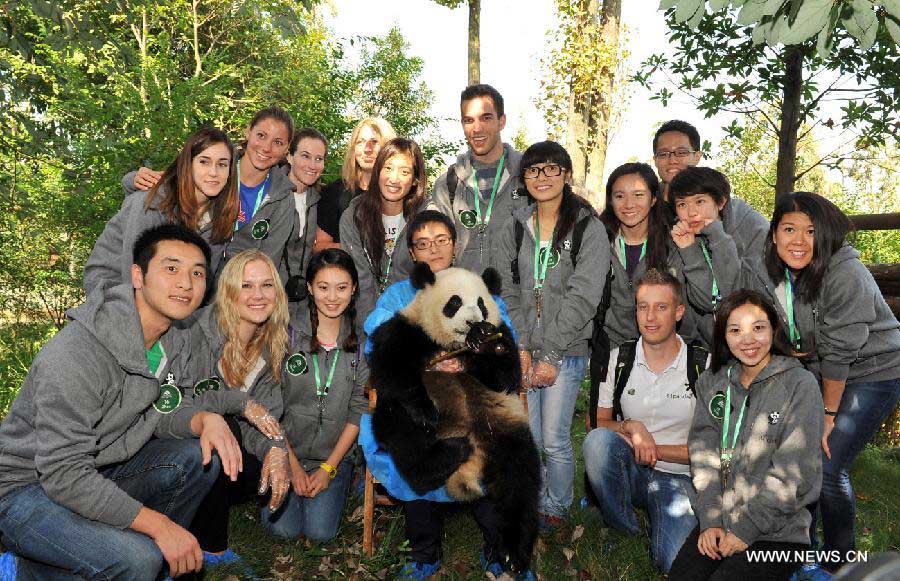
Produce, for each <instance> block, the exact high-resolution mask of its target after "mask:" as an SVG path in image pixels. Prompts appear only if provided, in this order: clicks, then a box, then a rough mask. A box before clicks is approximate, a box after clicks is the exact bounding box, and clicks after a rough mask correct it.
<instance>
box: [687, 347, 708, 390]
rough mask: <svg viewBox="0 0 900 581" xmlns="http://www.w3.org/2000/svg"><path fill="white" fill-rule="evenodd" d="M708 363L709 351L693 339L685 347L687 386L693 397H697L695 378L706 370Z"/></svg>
mask: <svg viewBox="0 0 900 581" xmlns="http://www.w3.org/2000/svg"><path fill="white" fill-rule="evenodd" d="M708 362H709V351H708V350H707V349H706V347H704V346H703V345H702V344H701V343H700V341H699V340H697V339H694V340H693V341H691V342H690V343H688V346H687V380H688V386H689V387H690V389H691V393H692V394H694V397H696V396H697V391H696V388H695V386H696V385H697V378H698V377H700V374H701V373H703V372H704V371H705V370H706V364H707V363H708Z"/></svg>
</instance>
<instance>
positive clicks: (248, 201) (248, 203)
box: [237, 172, 272, 228]
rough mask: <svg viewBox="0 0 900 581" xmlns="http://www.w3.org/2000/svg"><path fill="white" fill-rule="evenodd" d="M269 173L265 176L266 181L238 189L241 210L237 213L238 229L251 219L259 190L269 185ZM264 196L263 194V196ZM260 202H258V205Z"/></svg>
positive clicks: (242, 185)
mask: <svg viewBox="0 0 900 581" xmlns="http://www.w3.org/2000/svg"><path fill="white" fill-rule="evenodd" d="M271 175H272V174H271V172H270V173H269V174H268V175H266V179H264V180H263V181H262V182H261V183H260V184H259V185H258V186H252V187H251V186H245V185H244V184H241V187H240V198H241V210H240V212H239V213H238V219H237V222H238V228H240V227H241V226H243V225H244V224H246V223H247V222H249V221H250V220H251V219H252V218H253V210H254V208H256V200H257V198H258V197H259V196H260V190H262V189H263V188H264V187H266V186H267V185H268V183H269V177H271ZM263 195H265V194H263ZM261 202H262V200H260V203H261Z"/></svg>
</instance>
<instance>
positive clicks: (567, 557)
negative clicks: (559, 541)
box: [562, 547, 575, 561]
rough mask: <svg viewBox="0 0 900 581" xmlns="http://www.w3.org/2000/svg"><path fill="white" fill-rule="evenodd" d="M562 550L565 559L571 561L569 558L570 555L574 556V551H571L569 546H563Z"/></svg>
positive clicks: (570, 557)
mask: <svg viewBox="0 0 900 581" xmlns="http://www.w3.org/2000/svg"><path fill="white" fill-rule="evenodd" d="M562 552H563V555H565V556H566V561H571V560H572V557H574V556H575V551H573V550H572V549H570V548H569V547H565V548H564V549H563V550H562Z"/></svg>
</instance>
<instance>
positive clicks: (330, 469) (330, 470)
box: [319, 462, 337, 480]
mask: <svg viewBox="0 0 900 581" xmlns="http://www.w3.org/2000/svg"><path fill="white" fill-rule="evenodd" d="M319 468H321V469H322V470H324V471H325V473H326V474H328V479H329V480H334V477H335V476H337V468H335V467H334V466H332V465H331V464H329V463H328V462H322V463H321V464H319Z"/></svg>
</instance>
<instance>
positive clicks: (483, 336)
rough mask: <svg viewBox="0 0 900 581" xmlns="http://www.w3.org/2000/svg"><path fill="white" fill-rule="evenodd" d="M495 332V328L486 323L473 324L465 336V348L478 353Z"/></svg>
mask: <svg viewBox="0 0 900 581" xmlns="http://www.w3.org/2000/svg"><path fill="white" fill-rule="evenodd" d="M496 332H497V327H495V326H494V325H492V324H491V323H489V322H487V321H481V322H479V323H474V324H472V326H471V328H470V329H469V332H468V333H467V334H466V346H467V347H468V348H469V349H471V350H472V351H476V352H480V351H481V350H482V348H483V347H484V346H485V345H486V343H487V340H488V339H489V338H490V337H491V336H492V335H494V334H495V333H496Z"/></svg>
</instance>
